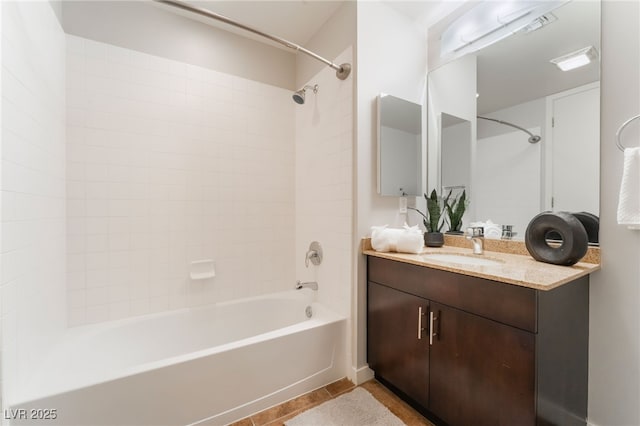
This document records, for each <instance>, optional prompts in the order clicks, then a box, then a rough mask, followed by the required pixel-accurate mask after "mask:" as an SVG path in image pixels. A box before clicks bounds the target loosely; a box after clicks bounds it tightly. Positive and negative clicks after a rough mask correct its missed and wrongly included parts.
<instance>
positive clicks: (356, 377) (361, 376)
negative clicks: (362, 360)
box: [351, 365, 373, 386]
mask: <svg viewBox="0 0 640 426" xmlns="http://www.w3.org/2000/svg"><path fill="white" fill-rule="evenodd" d="M351 377H352V379H353V383H354V384H355V385H356V386H358V385H361V384H362V383H364V382H368V381H369V380H371V379H373V370H372V369H370V368H369V366H368V365H365V366H364V367H360V368H356V367H352V371H351Z"/></svg>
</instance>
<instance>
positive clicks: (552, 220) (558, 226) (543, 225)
mask: <svg viewBox="0 0 640 426" xmlns="http://www.w3.org/2000/svg"><path fill="white" fill-rule="evenodd" d="M550 233H551V234H557V235H559V236H560V239H561V240H562V242H561V243H556V244H554V243H551V245H549V244H548V243H547V235H548V234H550ZM524 242H525V245H526V246H527V250H528V251H529V254H531V256H532V257H533V258H534V259H535V260H538V261H540V262H546V263H553V264H554V265H565V266H569V265H573V264H574V263H576V262H578V261H579V260H580V259H582V257H583V256H584V255H585V254H586V253H587V248H588V239H587V231H586V230H585V229H584V226H583V225H582V223H581V222H580V221H579V220H578V219H577V218H576V217H575V216H574V215H572V214H571V213H567V212H555V213H551V212H545V213H540V214H539V215H537V216H535V217H534V218H533V219H531V222H529V226H527V231H526V232H525V237H524Z"/></svg>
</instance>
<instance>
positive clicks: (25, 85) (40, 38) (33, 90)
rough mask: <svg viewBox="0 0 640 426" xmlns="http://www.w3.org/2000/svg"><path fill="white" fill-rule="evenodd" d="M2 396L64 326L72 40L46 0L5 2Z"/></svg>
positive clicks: (16, 387)
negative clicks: (68, 50)
mask: <svg viewBox="0 0 640 426" xmlns="http://www.w3.org/2000/svg"><path fill="white" fill-rule="evenodd" d="M1 8H2V114H1V115H2V146H1V147H2V149H1V153H2V163H1V166H0V167H1V169H2V176H1V190H0V202H1V204H2V211H1V245H0V257H1V273H0V296H1V297H0V299H1V307H0V323H1V325H2V327H1V331H2V332H1V338H0V341H1V349H2V351H1V352H0V357H1V359H2V366H1V370H2V375H1V381H2V383H1V385H2V390H3V402H4V403H7V402H11V399H12V398H14V397H15V395H17V394H18V393H19V392H20V386H21V385H22V384H23V383H24V382H26V378H27V376H28V374H29V372H30V371H31V370H32V369H33V366H34V365H35V364H37V362H38V359H39V357H40V356H41V355H42V354H43V353H45V352H46V347H47V345H48V344H49V343H50V342H52V341H53V340H54V339H55V338H56V336H57V335H58V334H59V333H61V332H62V330H63V329H64V327H65V319H66V318H65V314H66V312H65V305H64V294H65V271H64V264H65V255H64V253H65V183H64V179H65V172H64V170H65V154H64V152H65V108H64V104H65V93H64V84H65V53H64V50H65V40H64V33H63V31H62V29H61V27H60V25H59V23H58V20H57V19H56V17H55V15H54V13H53V10H52V9H51V7H50V5H49V3H48V2H2V4H1Z"/></svg>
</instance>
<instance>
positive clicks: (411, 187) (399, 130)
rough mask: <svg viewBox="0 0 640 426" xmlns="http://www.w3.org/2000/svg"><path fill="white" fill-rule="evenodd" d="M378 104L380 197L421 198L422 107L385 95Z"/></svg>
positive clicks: (422, 154) (422, 189)
mask: <svg viewBox="0 0 640 426" xmlns="http://www.w3.org/2000/svg"><path fill="white" fill-rule="evenodd" d="M377 104H378V108H377V110H378V194H380V195H387V196H396V197H402V196H422V194H423V193H424V185H423V182H424V174H423V158H424V149H423V135H422V105H419V104H416V103H414V102H409V101H407V100H404V99H400V98H398V97H395V96H391V95H386V94H380V95H379V96H378V99H377Z"/></svg>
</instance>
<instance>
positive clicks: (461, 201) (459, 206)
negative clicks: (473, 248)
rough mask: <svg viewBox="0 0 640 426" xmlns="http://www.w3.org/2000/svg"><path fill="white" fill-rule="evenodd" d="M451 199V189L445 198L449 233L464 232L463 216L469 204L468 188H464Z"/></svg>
mask: <svg viewBox="0 0 640 426" xmlns="http://www.w3.org/2000/svg"><path fill="white" fill-rule="evenodd" d="M449 200H451V191H449V194H448V195H447V197H446V198H445V200H444V208H445V210H446V212H447V218H448V222H449V230H448V231H447V234H462V233H463V232H462V216H464V212H465V210H466V209H467V206H468V205H469V200H467V193H466V190H463V191H462V192H461V193H460V194H459V195H457V196H455V197H453V200H452V201H449Z"/></svg>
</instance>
